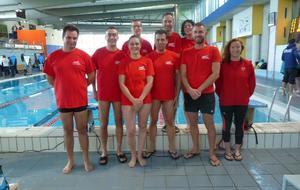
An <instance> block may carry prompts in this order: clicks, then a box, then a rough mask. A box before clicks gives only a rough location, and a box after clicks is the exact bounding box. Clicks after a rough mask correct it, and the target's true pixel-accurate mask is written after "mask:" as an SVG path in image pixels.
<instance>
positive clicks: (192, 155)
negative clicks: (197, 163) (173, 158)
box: [183, 152, 200, 159]
mask: <svg viewBox="0 0 300 190" xmlns="http://www.w3.org/2000/svg"><path fill="white" fill-rule="evenodd" d="M198 155H200V153H193V152H188V153H186V154H184V156H183V157H184V158H185V159H190V158H193V157H195V156H198Z"/></svg>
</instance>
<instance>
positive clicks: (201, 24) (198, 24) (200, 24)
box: [194, 22, 206, 28]
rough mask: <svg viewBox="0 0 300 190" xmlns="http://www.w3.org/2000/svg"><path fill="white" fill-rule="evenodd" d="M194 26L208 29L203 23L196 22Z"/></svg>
mask: <svg viewBox="0 0 300 190" xmlns="http://www.w3.org/2000/svg"><path fill="white" fill-rule="evenodd" d="M194 26H198V27H200V26H203V27H205V28H206V26H205V25H204V24H203V23H202V22H196V23H195V25H194Z"/></svg>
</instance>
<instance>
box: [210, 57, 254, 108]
mask: <svg viewBox="0 0 300 190" xmlns="http://www.w3.org/2000/svg"><path fill="white" fill-rule="evenodd" d="M255 85H256V82H255V73H254V68H253V65H252V63H251V62H250V61H248V60H245V59H242V60H241V61H231V62H230V63H223V64H222V65H221V70H220V77H219V78H218V80H217V81H216V93H217V94H218V96H219V97H220V105H222V106H235V105H248V103H249V99H250V97H251V95H252V94H253V92H254V89H255Z"/></svg>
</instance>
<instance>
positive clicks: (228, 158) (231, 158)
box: [224, 152, 234, 161]
mask: <svg viewBox="0 0 300 190" xmlns="http://www.w3.org/2000/svg"><path fill="white" fill-rule="evenodd" d="M224 158H225V159H226V160H228V161H233V160H234V157H233V155H232V153H230V154H227V153H226V152H225V153H224Z"/></svg>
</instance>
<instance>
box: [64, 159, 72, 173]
mask: <svg viewBox="0 0 300 190" xmlns="http://www.w3.org/2000/svg"><path fill="white" fill-rule="evenodd" d="M73 167H74V163H73V162H70V161H68V163H67V165H66V166H65V167H64V169H63V173H64V174H69V173H71V171H72V169H73Z"/></svg>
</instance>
